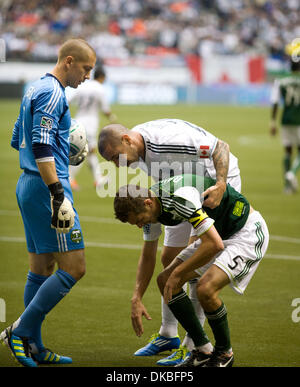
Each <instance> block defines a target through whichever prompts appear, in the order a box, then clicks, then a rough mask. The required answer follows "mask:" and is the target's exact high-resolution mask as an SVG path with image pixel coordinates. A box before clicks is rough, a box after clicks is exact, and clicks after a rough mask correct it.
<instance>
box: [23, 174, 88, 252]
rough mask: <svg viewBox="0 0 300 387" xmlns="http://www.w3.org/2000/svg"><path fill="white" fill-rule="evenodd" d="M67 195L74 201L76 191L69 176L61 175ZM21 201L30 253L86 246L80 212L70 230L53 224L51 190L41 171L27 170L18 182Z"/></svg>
mask: <svg viewBox="0 0 300 387" xmlns="http://www.w3.org/2000/svg"><path fill="white" fill-rule="evenodd" d="M60 182H61V184H62V185H63V187H64V191H65V196H66V197H67V198H68V199H69V200H70V202H71V203H72V205H73V195H72V190H71V186H70V183H69V180H68V179H60ZM16 194H17V201H18V205H19V208H20V211H21V215H22V218H23V223H24V229H25V235H26V241H27V249H28V251H29V252H30V253H36V254H43V253H55V252H66V251H70V250H78V249H83V248H84V242H83V236H82V231H81V226H80V222H79V217H78V214H77V212H76V210H75V208H73V209H74V212H75V223H74V227H73V228H72V229H71V230H70V232H69V233H68V234H62V233H58V232H56V230H55V229H53V228H51V213H52V211H51V203H50V192H49V189H48V187H47V186H46V184H45V183H44V182H43V180H42V178H41V176H40V175H39V174H35V173H31V172H23V173H22V175H21V176H20V178H19V180H18V183H17V189H16Z"/></svg>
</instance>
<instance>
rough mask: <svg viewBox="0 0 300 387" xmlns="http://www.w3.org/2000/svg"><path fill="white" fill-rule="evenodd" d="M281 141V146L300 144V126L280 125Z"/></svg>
mask: <svg viewBox="0 0 300 387" xmlns="http://www.w3.org/2000/svg"><path fill="white" fill-rule="evenodd" d="M281 141H282V145H283V146H295V145H296V146H297V145H300V126H294V125H286V126H282V127H281Z"/></svg>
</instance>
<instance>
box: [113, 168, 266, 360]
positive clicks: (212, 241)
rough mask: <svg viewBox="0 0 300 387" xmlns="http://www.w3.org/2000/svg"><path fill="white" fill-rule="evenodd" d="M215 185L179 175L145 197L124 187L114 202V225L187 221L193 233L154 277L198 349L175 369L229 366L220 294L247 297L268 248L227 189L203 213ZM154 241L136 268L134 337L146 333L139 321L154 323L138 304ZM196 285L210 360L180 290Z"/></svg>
mask: <svg viewBox="0 0 300 387" xmlns="http://www.w3.org/2000/svg"><path fill="white" fill-rule="evenodd" d="M214 184H215V181H214V180H213V179H211V178H207V177H205V178H203V177H201V176H196V175H186V174H183V175H177V176H174V177H171V178H169V179H165V180H161V181H159V182H158V183H156V184H155V185H153V186H152V187H150V189H149V190H148V189H147V188H142V187H137V186H134V185H128V186H125V187H121V188H120V189H119V191H118V192H117V194H116V197H115V200H114V210H115V216H116V218H117V219H119V220H121V221H122V222H128V223H130V224H132V225H137V226H138V227H140V228H141V227H143V228H144V233H145V232H149V231H148V229H149V228H151V224H153V223H157V222H160V223H161V224H164V225H169V226H175V225H177V224H179V223H180V222H184V221H188V222H189V223H190V224H191V225H192V226H193V232H192V234H191V238H190V241H189V246H188V247H186V248H185V249H184V250H182V251H181V252H180V253H179V254H178V255H177V257H176V258H175V259H174V260H173V262H172V263H171V264H170V265H169V266H168V267H167V268H165V269H164V270H163V271H162V272H161V273H160V274H159V275H158V278H157V283H158V286H159V289H160V291H161V294H162V295H163V296H164V300H165V302H166V304H167V305H168V307H169V308H170V310H171V311H172V313H173V314H174V315H175V317H176V318H177V320H178V321H179V322H180V323H181V325H182V326H183V327H184V329H185V330H186V331H187V332H188V334H189V335H190V337H191V338H192V340H193V342H194V344H195V349H194V350H192V352H191V354H190V356H188V357H187V358H186V360H185V361H184V362H183V363H181V364H180V365H178V366H179V367H180V366H204V365H205V366H212V367H216V366H217V367H229V366H231V365H232V363H233V351H232V347H231V341H230V333H229V325H228V320H227V311H226V307H225V305H224V303H223V301H222V300H221V299H220V298H219V292H220V290H221V289H222V288H223V287H224V286H226V285H228V284H230V286H231V287H232V288H233V289H234V290H235V291H236V292H237V293H238V294H243V293H244V291H245V289H246V287H247V285H248V283H249V281H250V279H251V278H252V276H253V274H254V272H255V271H256V269H257V267H258V265H259V263H260V261H261V259H262V257H263V255H264V254H265V252H266V249H267V246H268V241H269V233H268V228H267V225H266V223H265V221H264V219H263V218H262V216H261V215H260V213H259V212H257V211H255V210H254V209H253V208H252V207H251V206H250V204H249V202H248V201H247V199H246V198H245V197H244V196H243V195H241V194H240V193H238V192H237V191H235V190H234V189H233V188H232V187H231V186H230V185H229V184H228V185H227V187H226V191H225V193H224V195H223V198H222V200H221V203H220V205H219V206H218V207H216V208H215V209H213V210H212V209H210V208H206V207H202V202H203V199H204V198H203V197H202V193H203V192H204V191H205V190H206V189H207V188H208V187H210V186H212V185H214ZM150 233H151V231H150ZM150 239H151V238H150ZM157 242H158V239H156V240H151V241H148V242H147V243H146V245H145V246H144V250H146V252H145V251H143V254H142V255H141V258H140V261H139V264H138V270H137V277H136V285H135V297H136V298H139V308H136V306H135V308H134V310H132V316H131V319H132V325H133V329H134V331H135V332H136V334H137V335H138V336H141V334H142V333H143V324H142V316H145V317H146V318H147V319H150V318H151V317H150V316H149V314H148V312H147V310H146V308H145V306H144V305H143V303H142V297H143V295H144V293H145V291H146V289H147V287H148V284H149V282H150V279H151V278H152V275H153V271H154V267H155V256H156V250H157V245H158V244H157ZM194 278H198V284H197V296H198V298H199V301H200V303H201V305H202V307H203V309H204V311H205V314H206V317H207V319H208V323H209V325H210V327H211V329H212V332H213V335H214V338H215V346H214V351H213V352H212V353H207V352H206V351H205V346H206V344H207V343H208V342H209V339H208V337H207V335H206V333H205V332H204V330H203V328H202V326H201V324H200V323H199V320H198V318H197V315H196V313H195V309H194V307H193V304H192V303H191V301H190V299H189V297H188V296H187V294H186V293H185V291H184V290H183V289H182V286H183V285H184V283H186V282H187V281H189V280H191V279H194ZM133 312H134V313H133Z"/></svg>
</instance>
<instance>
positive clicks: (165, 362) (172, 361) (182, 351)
mask: <svg viewBox="0 0 300 387" xmlns="http://www.w3.org/2000/svg"><path fill="white" fill-rule="evenodd" d="M189 355H190V352H189V351H188V349H187V347H186V346H184V345H181V346H180V347H179V348H178V349H176V350H174V352H173V353H172V354H171V355H170V356H168V357H165V358H164V359H160V360H158V362H157V363H156V364H158V365H160V366H169V367H170V366H171V367H172V366H177V365H178V364H181V363H182V362H183V361H184V359H185V358H186V357H187V356H189Z"/></svg>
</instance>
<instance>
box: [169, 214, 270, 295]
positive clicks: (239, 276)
mask: <svg viewBox="0 0 300 387" xmlns="http://www.w3.org/2000/svg"><path fill="white" fill-rule="evenodd" d="M223 243H224V247H225V248H224V250H223V251H221V252H220V253H219V254H217V255H216V257H215V258H214V259H212V260H211V261H210V262H209V263H208V264H206V265H204V266H202V267H200V268H199V269H197V270H195V272H196V273H198V274H199V275H200V276H201V275H203V274H204V273H205V272H206V270H207V269H208V268H209V267H210V266H211V265H213V264H214V265H216V266H218V267H219V268H220V269H222V270H223V271H224V272H225V273H226V274H227V276H228V278H229V280H230V286H231V287H232V288H233V290H235V291H236V292H237V293H239V294H243V293H244V291H245V289H246V288H247V286H248V283H249V282H250V280H251V278H252V276H253V274H254V273H255V271H256V269H257V267H258V265H259V263H260V261H261V259H262V257H263V256H264V254H265V253H266V251H267V247H268V244H269V231H268V227H267V225H266V222H265V220H264V219H263V217H262V216H261V214H260V213H259V212H258V211H254V212H252V213H251V214H250V215H249V217H248V219H247V222H246V224H245V225H244V227H243V228H242V229H241V230H239V231H238V232H237V233H235V234H234V235H233V236H232V237H231V238H229V239H227V240H224V241H223ZM200 244H201V240H200V239H198V240H197V241H196V242H194V243H192V244H191V245H190V246H188V247H187V248H185V249H184V250H183V251H181V253H179V254H178V256H177V258H179V259H181V260H182V261H185V260H187V259H188V258H189V257H191V256H192V255H193V254H194V252H195V251H196V250H197V249H198V247H199V246H200Z"/></svg>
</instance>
